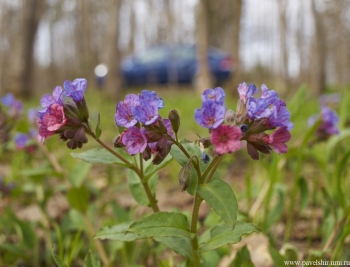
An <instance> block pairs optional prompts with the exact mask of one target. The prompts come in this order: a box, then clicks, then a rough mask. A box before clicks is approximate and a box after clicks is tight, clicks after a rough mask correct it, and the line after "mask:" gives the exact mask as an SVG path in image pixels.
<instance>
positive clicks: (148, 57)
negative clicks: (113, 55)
mask: <svg viewBox="0 0 350 267" xmlns="http://www.w3.org/2000/svg"><path fill="white" fill-rule="evenodd" d="M165 57H166V51H165V49H162V48H152V49H148V50H145V51H143V52H140V53H138V54H137V55H136V60H137V61H138V62H139V63H141V64H152V63H157V62H161V61H163V60H164V59H165Z"/></svg>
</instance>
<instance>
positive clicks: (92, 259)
mask: <svg viewBox="0 0 350 267" xmlns="http://www.w3.org/2000/svg"><path fill="white" fill-rule="evenodd" d="M84 267H102V265H101V262H100V261H99V259H98V258H97V257H96V256H95V255H93V254H92V253H91V251H89V253H88V254H87V255H86V257H85V260H84Z"/></svg>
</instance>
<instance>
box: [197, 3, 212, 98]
mask: <svg viewBox="0 0 350 267" xmlns="http://www.w3.org/2000/svg"><path fill="white" fill-rule="evenodd" d="M207 17H208V1H206V0H200V1H199V6H198V13H197V58H198V76H197V81H196V90H197V92H202V91H203V90H205V89H206V88H209V87H211V81H210V80H211V78H210V71H209V65H208V56H207V54H208V26H207Z"/></svg>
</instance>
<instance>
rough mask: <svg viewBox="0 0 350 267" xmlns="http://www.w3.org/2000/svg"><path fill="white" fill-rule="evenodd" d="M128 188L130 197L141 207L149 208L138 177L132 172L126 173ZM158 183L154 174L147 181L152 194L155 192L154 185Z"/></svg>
mask: <svg viewBox="0 0 350 267" xmlns="http://www.w3.org/2000/svg"><path fill="white" fill-rule="evenodd" d="M127 179H128V186H129V190H130V193H131V195H132V196H133V198H134V199H135V200H136V202H137V203H139V204H140V205H142V206H146V207H147V206H149V199H148V197H147V194H146V192H145V189H144V187H143V185H142V182H141V179H140V177H138V176H137V174H136V173H135V172H134V171H133V170H129V171H128V177H127ZM157 182H158V173H154V174H153V175H152V177H151V178H150V179H149V180H148V184H149V187H150V189H151V192H152V194H154V192H155V190H156V185H157Z"/></svg>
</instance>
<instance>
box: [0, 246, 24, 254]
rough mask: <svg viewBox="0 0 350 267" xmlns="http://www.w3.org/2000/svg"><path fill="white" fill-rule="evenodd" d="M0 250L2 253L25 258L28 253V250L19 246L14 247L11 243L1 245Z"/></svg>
mask: <svg viewBox="0 0 350 267" xmlns="http://www.w3.org/2000/svg"><path fill="white" fill-rule="evenodd" d="M0 250H2V251H8V252H10V253H12V254H15V255H18V256H23V255H25V253H26V249H25V247H23V246H19V245H18V244H16V245H13V244H9V243H2V244H0Z"/></svg>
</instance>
